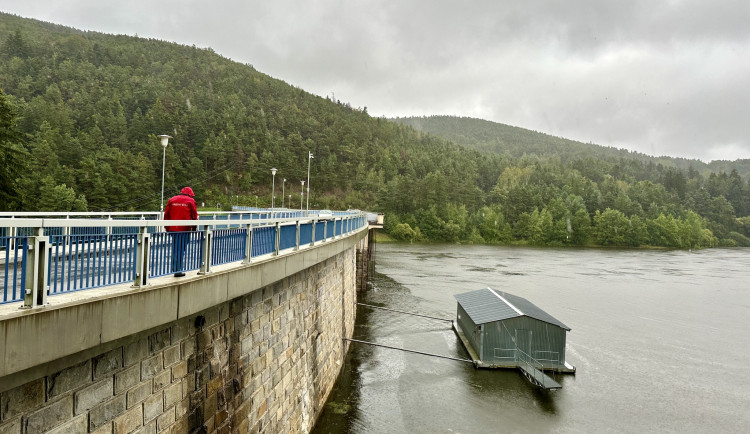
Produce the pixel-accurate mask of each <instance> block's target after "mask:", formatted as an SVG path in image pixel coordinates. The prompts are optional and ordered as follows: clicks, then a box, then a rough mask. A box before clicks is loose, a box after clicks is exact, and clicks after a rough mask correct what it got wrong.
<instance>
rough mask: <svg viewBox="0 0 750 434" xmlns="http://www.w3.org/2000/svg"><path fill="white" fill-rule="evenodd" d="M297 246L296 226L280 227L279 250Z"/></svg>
mask: <svg viewBox="0 0 750 434" xmlns="http://www.w3.org/2000/svg"><path fill="white" fill-rule="evenodd" d="M292 247H297V226H296V225H287V226H282V227H281V239H279V250H286V249H291V248H292Z"/></svg>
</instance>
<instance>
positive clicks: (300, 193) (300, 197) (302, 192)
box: [299, 179, 305, 211]
mask: <svg viewBox="0 0 750 434" xmlns="http://www.w3.org/2000/svg"><path fill="white" fill-rule="evenodd" d="M300 182H301V183H302V190H300V191H299V210H300V211H302V196H304V195H305V180H304V179H303V180H302V181H300Z"/></svg>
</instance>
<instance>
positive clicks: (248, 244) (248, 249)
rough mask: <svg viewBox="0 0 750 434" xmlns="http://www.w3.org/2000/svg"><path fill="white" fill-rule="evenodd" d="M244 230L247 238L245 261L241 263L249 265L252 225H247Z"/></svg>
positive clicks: (251, 253)
mask: <svg viewBox="0 0 750 434" xmlns="http://www.w3.org/2000/svg"><path fill="white" fill-rule="evenodd" d="M245 230H246V231H247V234H245V236H246V237H247V238H246V239H245V260H244V261H242V263H243V264H249V263H250V262H252V260H253V226H252V223H248V224H247V225H245Z"/></svg>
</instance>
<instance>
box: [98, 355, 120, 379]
mask: <svg viewBox="0 0 750 434" xmlns="http://www.w3.org/2000/svg"><path fill="white" fill-rule="evenodd" d="M93 364H94V381H96V380H98V379H100V378H102V377H104V376H106V375H111V374H112V373H113V372H115V371H117V370H118V369H120V368H122V347H117V348H115V349H114V350H112V351H108V352H106V353H104V354H101V355H99V356H96V357H94V359H93Z"/></svg>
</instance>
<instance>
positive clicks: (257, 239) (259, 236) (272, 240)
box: [250, 226, 276, 258]
mask: <svg viewBox="0 0 750 434" xmlns="http://www.w3.org/2000/svg"><path fill="white" fill-rule="evenodd" d="M251 247H252V251H251V253H250V257H251V258H255V257H258V256H263V255H268V254H270V253H273V252H274V251H276V226H262V227H258V228H253V245H252V246H251Z"/></svg>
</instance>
